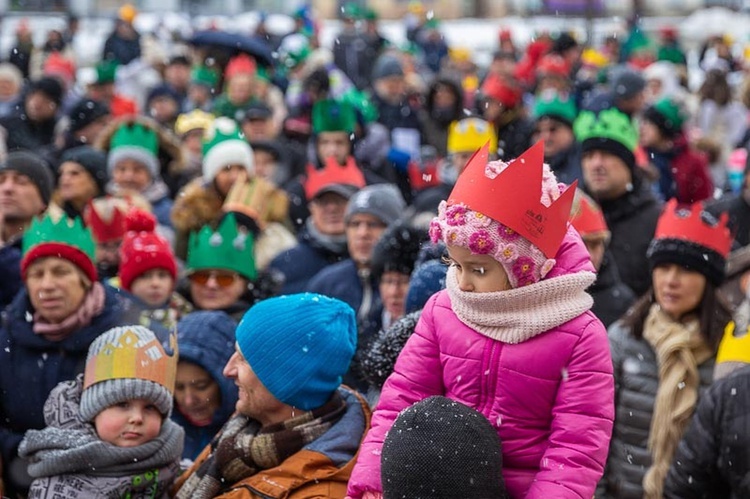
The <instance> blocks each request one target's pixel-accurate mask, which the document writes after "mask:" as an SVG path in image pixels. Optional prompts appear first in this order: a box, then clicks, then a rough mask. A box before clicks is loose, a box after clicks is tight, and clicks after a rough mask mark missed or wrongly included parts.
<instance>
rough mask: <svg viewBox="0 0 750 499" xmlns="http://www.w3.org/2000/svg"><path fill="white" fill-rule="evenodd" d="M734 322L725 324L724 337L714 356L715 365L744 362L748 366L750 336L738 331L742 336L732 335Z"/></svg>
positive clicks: (749, 360) (749, 359)
mask: <svg viewBox="0 0 750 499" xmlns="http://www.w3.org/2000/svg"><path fill="white" fill-rule="evenodd" d="M734 327H735V326H734V322H730V323H729V324H727V327H726V328H724V337H723V338H722V339H721V343H720V344H719V351H718V353H717V354H716V363H717V364H719V363H721V362H744V363H745V364H750V334H748V332H747V331H740V333H742V336H735V335H734Z"/></svg>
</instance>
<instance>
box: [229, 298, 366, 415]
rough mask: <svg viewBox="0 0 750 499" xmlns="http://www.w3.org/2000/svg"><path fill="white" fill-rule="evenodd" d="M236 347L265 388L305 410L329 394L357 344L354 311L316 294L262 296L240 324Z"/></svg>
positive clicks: (334, 388)
mask: <svg viewBox="0 0 750 499" xmlns="http://www.w3.org/2000/svg"><path fill="white" fill-rule="evenodd" d="M236 336H237V345H238V346H239V349H240V351H241V352H242V355H243V356H244V357H245V359H246V360H247V362H248V363H249V364H250V367H251V368H252V369H253V372H254V373H255V375H256V376H258V379H259V380H260V382H261V383H263V386H265V387H266V388H267V389H268V391H269V392H271V394H272V395H273V396H274V397H276V398H277V399H278V400H279V401H281V402H283V403H284V404H288V405H291V406H293V407H296V408H298V409H302V410H305V411H308V410H311V409H316V408H318V407H320V406H322V405H323V404H325V403H326V402H327V401H328V399H330V398H331V395H332V394H333V392H334V391H335V390H336V389H337V388H338V387H339V385H340V384H341V377H342V376H343V375H344V373H345V372H346V371H347V369H349V363H350V362H351V359H352V356H353V355H354V351H355V350H356V348H357V323H356V320H355V317H354V310H352V308H351V307H350V306H349V305H347V304H346V303H344V302H342V301H340V300H336V299H334V298H329V297H327V296H323V295H318V294H314V293H300V294H294V295H285V296H279V297H276V298H270V299H268V300H263V301H261V302H259V303H257V304H255V305H253V307H252V308H251V309H250V310H248V312H247V313H246V314H245V316H244V317H243V318H242V322H240V324H239V326H237V332H236Z"/></svg>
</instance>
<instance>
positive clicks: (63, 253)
mask: <svg viewBox="0 0 750 499" xmlns="http://www.w3.org/2000/svg"><path fill="white" fill-rule="evenodd" d="M94 254H95V245H94V240H93V239H92V237H91V230H90V229H88V228H86V227H84V226H83V223H81V219H80V218H77V217H76V219H75V220H71V219H69V218H68V217H65V216H64V217H62V218H60V219H59V220H58V221H57V222H55V221H54V220H53V219H52V217H51V216H50V215H49V214H48V215H46V216H45V217H44V218H43V219H41V220H39V219H37V218H35V219H34V220H33V221H32V222H31V226H30V227H29V228H28V230H27V231H26V232H24V234H23V258H22V259H21V276H22V277H23V278H24V279H26V271H27V270H28V268H29V266H30V265H31V264H32V263H34V261H35V260H37V259H39V258H45V257H57V258H64V259H65V260H68V261H69V262H71V263H73V264H74V265H75V266H77V267H78V268H80V269H81V271H82V272H83V273H84V274H85V275H86V277H88V279H90V280H91V282H96V281H97V280H98V277H97V274H96V267H95V265H94V262H95V261H96V259H95V256H94Z"/></svg>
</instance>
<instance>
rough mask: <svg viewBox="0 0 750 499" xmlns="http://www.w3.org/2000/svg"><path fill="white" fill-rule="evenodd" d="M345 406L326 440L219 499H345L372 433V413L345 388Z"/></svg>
mask: <svg viewBox="0 0 750 499" xmlns="http://www.w3.org/2000/svg"><path fill="white" fill-rule="evenodd" d="M339 393H340V394H341V396H342V397H343V398H344V400H345V401H346V404H347V410H346V413H345V414H344V416H343V417H342V418H341V419H340V420H339V421H338V423H336V424H335V425H333V427H331V429H330V430H328V431H327V432H326V433H325V434H324V435H323V436H321V437H319V438H318V439H317V440H315V441H314V442H312V443H311V444H309V445H307V446H305V447H304V448H303V449H302V450H301V451H299V452H297V453H296V454H294V455H292V456H291V457H289V458H287V459H286V460H285V461H284V462H282V463H281V464H280V465H279V466H276V467H274V468H269V469H267V470H263V471H261V472H259V473H257V474H255V475H253V476H251V477H249V478H246V479H244V480H242V481H240V482H237V483H235V484H233V485H232V486H231V487H230V488H229V490H227V491H226V492H225V493H223V494H222V495H220V496H216V497H217V498H220V499H265V498H274V499H276V498H278V499H282V498H283V499H306V498H330V499H343V498H344V497H346V486H347V483H348V481H349V477H350V475H351V473H352V469H353V468H354V463H355V462H356V460H357V452H358V451H359V447H360V445H361V444H362V441H363V440H364V437H365V435H366V434H367V430H369V429H370V416H371V413H370V408H369V406H368V405H367V402H366V401H365V399H364V398H362V396H360V395H359V394H358V393H356V392H354V391H353V390H351V389H350V388H348V387H345V386H341V387H340V388H339ZM210 450H211V449H210V446H207V447H206V448H205V449H203V452H201V453H200V455H199V456H198V458H197V459H196V460H195V463H193V466H191V467H190V469H188V470H187V471H186V472H185V473H183V475H182V476H181V477H180V478H179V479H178V480H177V482H176V483H175V486H174V488H173V489H172V494H173V495H174V494H176V493H177V491H179V489H180V487H182V485H183V484H184V483H185V481H186V480H187V478H188V477H189V476H190V475H192V474H193V473H194V472H195V471H196V470H197V469H198V468H199V467H200V465H201V464H202V463H203V462H204V461H205V460H206V459H207V458H208V456H209V454H210Z"/></svg>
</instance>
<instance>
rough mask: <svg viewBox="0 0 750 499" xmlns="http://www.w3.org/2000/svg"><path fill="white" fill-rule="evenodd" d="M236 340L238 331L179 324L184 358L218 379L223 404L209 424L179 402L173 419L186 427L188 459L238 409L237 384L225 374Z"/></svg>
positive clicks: (184, 455) (192, 457) (178, 331)
mask: <svg viewBox="0 0 750 499" xmlns="http://www.w3.org/2000/svg"><path fill="white" fill-rule="evenodd" d="M194 313H195V312H194ZM198 313H202V312H198ZM216 313H218V312H216ZM234 341H235V340H234V331H232V332H231V333H229V332H228V331H223V330H221V329H219V328H191V330H190V331H187V332H186V330H185V329H180V328H179V327H178V328H177V344H178V345H179V348H180V361H183V360H184V361H187V362H191V363H193V364H195V365H197V366H200V367H202V368H203V369H205V370H206V372H208V374H210V375H211V377H212V378H213V379H214V381H216V383H218V385H219V389H220V391H221V405H220V406H219V409H218V410H217V411H216V412H215V413H214V417H213V420H212V421H211V423H210V424H209V425H208V426H195V425H193V424H192V423H191V422H190V421H188V419H187V418H186V417H185V416H183V415H182V413H180V411H179V409H178V408H177V406H176V405H175V408H174V410H173V411H172V420H173V421H174V422H175V423H177V424H179V425H180V426H182V427H183V428H184V430H185V447H184V448H183V451H182V457H183V458H185V459H190V460H195V458H196V457H198V454H200V452H201V451H202V450H203V448H204V447H206V446H207V445H208V444H209V443H211V439H212V438H214V436H215V435H216V434H217V433H218V432H219V430H220V429H221V427H222V426H224V423H226V422H227V421H228V420H229V417H230V416H231V415H232V413H233V412H234V410H235V404H236V403H237V386H236V385H235V384H234V381H233V380H231V379H229V378H226V377H224V375H223V374H222V371H223V370H224V366H225V365H226V364H227V361H228V360H229V357H231V356H232V354H233V353H234Z"/></svg>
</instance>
